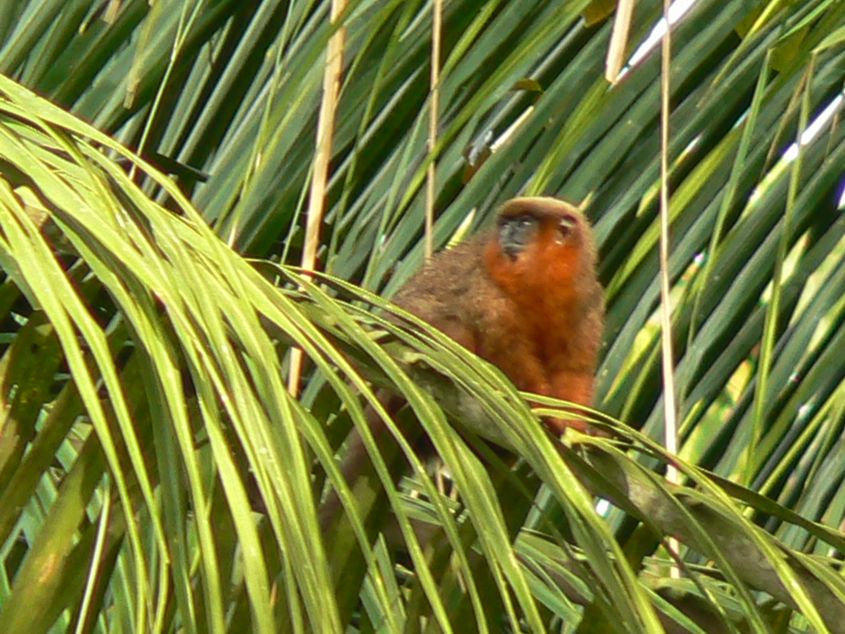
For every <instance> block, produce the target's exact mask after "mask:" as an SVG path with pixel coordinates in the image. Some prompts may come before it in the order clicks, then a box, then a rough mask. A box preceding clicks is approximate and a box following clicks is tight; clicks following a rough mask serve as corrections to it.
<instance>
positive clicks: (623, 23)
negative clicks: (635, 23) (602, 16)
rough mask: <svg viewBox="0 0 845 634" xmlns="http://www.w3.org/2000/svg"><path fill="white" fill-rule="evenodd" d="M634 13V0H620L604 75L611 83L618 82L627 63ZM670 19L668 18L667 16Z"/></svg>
mask: <svg viewBox="0 0 845 634" xmlns="http://www.w3.org/2000/svg"><path fill="white" fill-rule="evenodd" d="M633 15H634V0H619V4H618V5H617V6H616V18H615V19H614V20H613V33H611V35H610V45H609V46H608V47H607V61H606V62H605V67H604V76H605V78H606V79H607V81H609V82H610V83H611V84H614V83H616V80H617V79H618V78H619V73H620V72H621V71H622V67H623V66H624V65H625V49H627V48H628V35H629V33H630V32H631V18H632V17H633ZM667 19H668V18H667Z"/></svg>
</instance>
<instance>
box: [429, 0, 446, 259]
mask: <svg viewBox="0 0 845 634" xmlns="http://www.w3.org/2000/svg"><path fill="white" fill-rule="evenodd" d="M442 26H443V0H434V2H433V4H432V25H431V83H430V86H431V88H430V91H431V109H430V111H429V117H428V154H429V156H430V157H431V162H430V163H429V164H428V172H427V175H426V191H425V257H426V259H428V258H430V257H431V254H432V252H433V251H434V200H435V195H436V191H437V189H436V184H437V181H436V176H437V161H436V160H435V158H434V146H435V144H436V143H437V116H438V112H439V110H440V33H441V31H442Z"/></svg>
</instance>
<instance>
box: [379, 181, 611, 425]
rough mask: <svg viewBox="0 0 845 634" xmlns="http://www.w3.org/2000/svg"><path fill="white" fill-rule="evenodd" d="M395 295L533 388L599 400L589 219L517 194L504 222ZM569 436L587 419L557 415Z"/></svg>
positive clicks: (596, 289)
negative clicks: (596, 396) (596, 394)
mask: <svg viewBox="0 0 845 634" xmlns="http://www.w3.org/2000/svg"><path fill="white" fill-rule="evenodd" d="M394 302H395V303H396V304H397V305H398V306H401V307H402V308H404V309H405V310H407V311H408V312H410V313H413V314H414V315H416V316H417V317H420V318H421V319H423V320H424V321H427V322H428V323H430V324H431V325H432V326H434V327H436V328H437V329H438V330H441V331H442V332H443V333H445V334H446V335H448V336H449V337H451V338H452V339H454V340H455V341H457V342H458V343H460V344H461V345H463V346H464V347H466V348H468V349H469V350H471V351H473V352H475V353H476V354H477V355H478V356H480V357H482V358H483V359H486V360H487V361H489V362H490V363H492V364H493V365H495V366H497V367H498V368H499V369H500V370H502V372H504V373H505V374H506V375H507V376H508V378H509V379H510V380H511V381H513V383H514V385H515V386H516V387H517V388H518V389H520V390H523V391H526V392H534V393H536V394H541V395H543V396H552V397H556V398H559V399H562V400H565V401H571V402H573V403H577V404H579V405H590V403H591V400H592V397H593V383H594V377H595V371H596V363H597V360H598V352H599V347H600V346H601V339H602V332H603V327H604V299H603V293H602V288H601V285H600V284H599V282H598V280H597V278H596V251H595V246H594V245H593V237H592V231H591V229H590V225H589V223H588V222H587V220H586V218H584V216H583V215H582V214H581V212H580V211H578V209H576V208H575V207H573V206H572V205H570V204H568V203H566V202H563V201H560V200H556V199H554V198H514V199H513V200H510V201H508V202H506V203H505V204H504V206H503V207H502V209H501V210H500V211H499V216H498V219H497V224H496V228H495V229H494V230H491V231H487V232H484V233H481V234H480V235H478V236H475V237H474V238H472V239H471V240H469V241H467V242H465V243H464V244H461V245H459V246H457V247H455V248H453V249H451V250H448V251H443V252H441V253H439V254H437V255H435V256H434V257H433V258H432V259H431V261H430V262H428V263H427V264H426V265H425V266H424V267H423V269H422V270H420V271H419V273H417V274H416V275H415V276H414V277H413V278H411V280H410V281H409V282H408V283H407V284H406V285H405V286H404V287H403V288H402V289H401V290H400V291H399V293H398V294H397V295H396V297H395V299H394ZM546 424H547V425H548V427H549V428H550V429H551V430H552V431H553V432H555V433H560V432H562V431H563V429H564V428H565V427H567V426H569V427H575V428H578V429H580V430H582V431H583V430H585V428H586V425H585V424H584V423H583V422H581V421H577V420H562V419H548V420H546Z"/></svg>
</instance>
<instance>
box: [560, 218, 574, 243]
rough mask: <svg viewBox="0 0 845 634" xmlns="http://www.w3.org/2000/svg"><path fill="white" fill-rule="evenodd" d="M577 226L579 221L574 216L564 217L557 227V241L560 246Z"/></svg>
mask: <svg viewBox="0 0 845 634" xmlns="http://www.w3.org/2000/svg"><path fill="white" fill-rule="evenodd" d="M577 224H578V221H577V220H576V219H575V218H573V217H572V216H563V217H562V218H561V219H560V221H559V222H558V225H557V239H556V240H555V241H556V242H557V243H558V244H563V243H564V242H565V241H566V239H567V238H568V237H569V236H570V235H571V234H572V231H573V230H574V229H575V226H576V225H577Z"/></svg>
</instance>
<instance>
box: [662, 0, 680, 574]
mask: <svg viewBox="0 0 845 634" xmlns="http://www.w3.org/2000/svg"><path fill="white" fill-rule="evenodd" d="M670 4H671V3H670V0H663V19H664V20H665V22H666V31H665V32H664V34H663V39H662V42H661V58H662V64H661V70H660V329H661V337H660V339H661V343H662V358H663V415H664V428H663V429H664V437H665V441H664V442H665V444H666V450H667V451H669V452H670V453H672V454H677V453H678V410H677V405H676V403H675V361H674V358H675V357H674V353H673V351H672V306H671V304H670V289H669V94H670V89H671V85H670V76H669V73H670V69H671V61H672V39H671V25H670V24H669V5H670ZM666 479H667V480H669V482H673V483H678V482H679V481H680V472H679V471H678V469H677V468H676V467H675V466H674V465H671V464H670V465H668V466H667V468H666ZM668 548H669V551H670V552H671V553H673V554H675V555H677V554H678V552H679V544H678V541H677V540H676V539H674V538H670V539H669V543H668ZM670 574H671V576H672V577H674V578H679V577H680V576H681V573H680V568H678V567H677V566H672V569H671V573H670Z"/></svg>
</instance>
